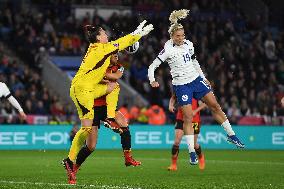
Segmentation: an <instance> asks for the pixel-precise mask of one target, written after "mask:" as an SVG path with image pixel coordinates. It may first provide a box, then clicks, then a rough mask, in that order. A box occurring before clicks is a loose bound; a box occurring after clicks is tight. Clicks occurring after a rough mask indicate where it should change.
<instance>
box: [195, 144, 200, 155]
mask: <svg viewBox="0 0 284 189" xmlns="http://www.w3.org/2000/svg"><path fill="white" fill-rule="evenodd" d="M195 152H196V154H197V155H198V156H200V155H201V146H200V145H199V148H196V149H195Z"/></svg>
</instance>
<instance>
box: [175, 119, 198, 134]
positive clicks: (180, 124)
mask: <svg viewBox="0 0 284 189" xmlns="http://www.w3.org/2000/svg"><path fill="white" fill-rule="evenodd" d="M192 127H193V129H194V134H195V135H198V134H199V133H200V127H201V124H200V122H199V123H198V122H192ZM175 129H180V130H183V121H182V120H176V125H175Z"/></svg>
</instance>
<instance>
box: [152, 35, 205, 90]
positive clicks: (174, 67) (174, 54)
mask: <svg viewBox="0 0 284 189" xmlns="http://www.w3.org/2000/svg"><path fill="white" fill-rule="evenodd" d="M194 56H195V55H194V47H193V43H192V42H190V41H189V40H185V41H184V44H183V45H180V46H177V45H174V44H173V40H172V39H170V40H168V41H167V42H166V43H165V45H164V49H163V50H162V51H161V52H160V53H159V55H158V56H157V58H156V59H155V60H154V61H153V63H152V64H151V65H150V66H149V69H148V77H149V80H150V83H152V82H153V81H155V78H154V72H155V69H156V68H157V67H159V65H160V64H161V63H163V62H167V63H168V64H169V66H170V70H171V75H172V78H173V80H172V84H173V85H184V84H187V83H191V82H192V81H193V80H195V79H196V78H197V77H198V76H201V77H202V78H204V79H205V76H204V74H203V72H202V70H201V68H200V65H199V63H198V61H197V60H196V59H195V57H194Z"/></svg>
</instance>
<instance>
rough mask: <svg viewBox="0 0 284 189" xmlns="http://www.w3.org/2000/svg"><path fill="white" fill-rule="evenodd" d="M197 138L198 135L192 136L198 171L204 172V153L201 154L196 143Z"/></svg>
mask: <svg viewBox="0 0 284 189" xmlns="http://www.w3.org/2000/svg"><path fill="white" fill-rule="evenodd" d="M197 138H198V134H195V135H194V149H195V152H196V154H197V156H198V163H199V164H198V165H199V169H200V170H204V169H205V156H204V153H202V150H201V146H200V144H198V143H197Z"/></svg>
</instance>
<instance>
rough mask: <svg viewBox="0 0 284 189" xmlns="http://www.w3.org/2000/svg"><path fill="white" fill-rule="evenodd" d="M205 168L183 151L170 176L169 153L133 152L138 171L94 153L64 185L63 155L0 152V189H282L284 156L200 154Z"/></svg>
mask: <svg viewBox="0 0 284 189" xmlns="http://www.w3.org/2000/svg"><path fill="white" fill-rule="evenodd" d="M204 152H205V157H206V168H205V170H204V171H200V170H199V168H198V166H191V165H189V163H188V157H187V153H186V151H185V150H182V151H181V152H180V156H179V161H178V171H176V172H169V171H167V169H166V168H167V167H168V165H169V164H170V150H134V151H133V154H134V157H135V158H136V159H138V160H141V161H142V166H140V167H125V166H124V164H123V163H124V162H123V157H122V153H121V151H119V150H97V151H95V152H94V153H93V154H92V156H91V157H90V158H89V159H87V161H86V163H85V164H84V165H83V166H82V168H81V170H80V171H79V172H78V174H77V181H78V184H77V185H76V186H70V185H67V184H66V183H67V178H66V173H65V170H64V169H63V167H62V166H61V164H60V161H61V160H62V159H63V158H64V157H65V156H66V155H67V151H0V188H17V189H18V188H27V189H31V188H98V189H131V188H132V189H138V188H141V189H144V188H145V189H148V188H149V189H150V188H151V189H152V188H153V189H154V188H164V189H174V188H178V189H184V188H194V189H197V188H200V189H203V188H210V189H212V188H216V189H217V188H228V189H233V188H236V189H240V188H248V189H250V188H258V189H259V188H265V189H270V188H271V189H272V188H273V189H274V188H284V151H252V150H204Z"/></svg>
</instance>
